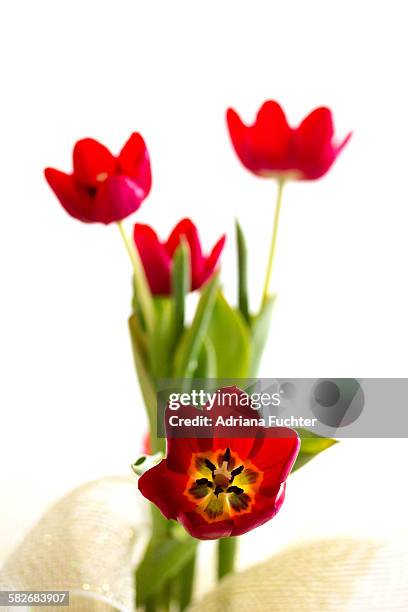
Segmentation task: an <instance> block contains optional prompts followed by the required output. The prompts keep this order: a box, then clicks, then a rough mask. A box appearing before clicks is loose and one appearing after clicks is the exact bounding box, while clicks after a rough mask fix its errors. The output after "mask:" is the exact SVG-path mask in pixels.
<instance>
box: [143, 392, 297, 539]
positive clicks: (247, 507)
mask: <svg viewBox="0 0 408 612" xmlns="http://www.w3.org/2000/svg"><path fill="white" fill-rule="evenodd" d="M231 389H236V388H225V389H222V390H221V392H226V393H229V392H230V391H231ZM237 391H239V392H240V393H241V394H242V393H243V392H242V391H240V390H237ZM191 409H192V410H193V411H194V410H195V414H197V410H196V409H193V408H192V407H191ZM190 416H191V415H190ZM273 429H274V430H275V432H274V435H273V437H272V436H271V437H266V436H259V437H258V435H259V431H258V432H257V434H258V435H256V436H254V437H251V438H236V437H232V438H230V439H228V438H224V437H218V436H216V435H215V436H214V437H206V438H199V437H197V438H176V437H168V439H167V456H166V458H165V459H163V460H162V461H161V462H160V463H159V464H158V465H156V466H155V467H153V468H151V469H150V470H148V471H147V472H145V473H144V474H143V475H142V476H141V477H140V479H139V490H140V491H141V493H142V494H143V495H144V496H145V497H146V498H147V499H149V500H150V501H151V502H153V503H154V504H156V506H157V507H158V508H159V509H160V510H161V512H162V513H163V514H164V516H165V517H166V518H168V519H174V520H177V521H179V522H180V523H181V524H182V525H183V526H184V527H185V529H186V530H187V531H188V532H189V533H190V534H191V535H192V536H194V537H196V538H199V539H201V540H212V539H217V538H225V537H228V536H238V535H242V534H243V533H246V532H247V531H250V530H251V529H254V528H255V527H258V526H260V525H262V524H263V523H265V522H266V521H268V520H270V519H271V518H272V517H273V516H275V514H276V513H277V512H278V510H279V509H280V507H281V506H282V503H283V500H284V496H285V481H286V479H287V477H288V475H289V473H290V470H291V469H292V466H293V464H294V462H295V460H296V457H297V454H298V451H299V445H300V440H299V438H298V436H297V434H296V432H294V431H293V430H291V429H288V428H283V427H279V428H278V427H276V428H273ZM254 433H255V432H254Z"/></svg>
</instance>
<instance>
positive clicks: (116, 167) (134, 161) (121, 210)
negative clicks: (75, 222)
mask: <svg viewBox="0 0 408 612" xmlns="http://www.w3.org/2000/svg"><path fill="white" fill-rule="evenodd" d="M45 178H46V179H47V181H48V184H49V185H50V187H51V189H52V190H53V191H54V193H55V195H56V196H57V198H58V199H59V201H60V202H61V204H62V206H63V207H64V208H65V210H66V211H67V212H68V213H69V214H70V215H71V216H72V217H75V218H76V219H79V220H80V221H85V222H88V223H95V222H98V223H105V224H108V223H112V222H114V221H121V220H122V219H124V218H125V217H128V216H129V215H130V214H132V213H133V212H135V211H136V210H137V209H138V208H139V206H140V205H141V203H142V202H143V200H144V199H145V198H146V196H147V195H148V193H149V191H150V187H151V182H152V180H151V171H150V161H149V154H148V151H147V148H146V145H145V142H144V140H143V138H142V136H141V135H140V134H137V133H134V134H132V135H131V137H130V138H129V140H128V141H127V142H126V144H125V145H124V147H123V149H122V150H121V152H120V153H119V155H118V156H117V157H115V156H113V155H112V153H111V152H110V151H109V150H108V149H107V148H106V147H105V146H104V145H102V144H100V143H99V142H98V141H96V140H93V139H92V138H84V139H83V140H79V141H78V142H77V143H76V145H75V147H74V151H73V172H72V174H65V173H64V172H60V171H59V170H55V169H54V168H46V170H45Z"/></svg>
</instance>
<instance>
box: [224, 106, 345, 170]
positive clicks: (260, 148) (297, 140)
mask: <svg viewBox="0 0 408 612" xmlns="http://www.w3.org/2000/svg"><path fill="white" fill-rule="evenodd" d="M227 123H228V129H229V132H230V136H231V140H232V144H233V146H234V148H235V151H236V153H237V155H238V157H239V159H240V160H241V162H242V163H243V164H244V166H245V167H246V168H248V170H250V171H251V172H253V173H254V174H257V175H258V176H263V177H277V178H290V179H297V180H302V179H303V180H314V179H318V178H320V177H321V176H323V175H324V174H325V173H326V172H327V171H328V170H329V168H330V167H331V165H332V164H333V162H334V161H335V159H336V157H337V156H338V155H339V153H340V151H341V150H342V149H343V147H344V146H345V145H346V144H347V142H348V141H349V139H350V137H351V132H350V133H349V134H348V135H347V136H346V137H345V138H344V140H343V141H342V142H340V143H337V142H336V141H335V140H334V127H333V118H332V113H331V111H330V109H328V108H325V107H321V108H317V109H315V110H314V111H312V112H311V113H310V114H309V115H308V116H307V117H306V118H305V119H304V120H303V121H302V122H301V124H300V125H299V126H298V127H296V128H292V127H290V126H289V124H288V122H287V119H286V116H285V113H284V111H283V109H282V108H281V106H280V105H279V104H278V103H277V102H275V101H273V100H269V101H267V102H265V103H264V104H263V105H262V106H261V108H260V110H259V112H258V115H257V117H256V120H255V122H254V123H253V124H252V125H245V124H244V123H243V122H242V120H241V118H240V117H239V115H238V114H237V113H236V112H235V110H233V109H232V108H230V109H228V111H227Z"/></svg>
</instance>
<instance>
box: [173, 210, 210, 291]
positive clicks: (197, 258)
mask: <svg viewBox="0 0 408 612" xmlns="http://www.w3.org/2000/svg"><path fill="white" fill-rule="evenodd" d="M183 236H184V237H185V239H186V240H187V242H188V246H189V247H190V263H191V288H192V290H194V289H197V288H198V287H200V286H201V283H200V281H201V278H202V276H203V271H204V266H205V261H204V257H203V253H202V250H201V243H200V238H199V235H198V230H197V228H196V226H195V225H194V223H193V222H192V221H191V219H182V220H181V221H180V222H179V223H177V225H176V226H175V228H174V229H173V231H172V232H171V234H170V236H169V238H168V240H167V242H166V250H167V252H168V253H169V255H170V257H173V255H174V252H175V251H176V249H177V247H178V245H179V244H180V241H181V239H182V237H183Z"/></svg>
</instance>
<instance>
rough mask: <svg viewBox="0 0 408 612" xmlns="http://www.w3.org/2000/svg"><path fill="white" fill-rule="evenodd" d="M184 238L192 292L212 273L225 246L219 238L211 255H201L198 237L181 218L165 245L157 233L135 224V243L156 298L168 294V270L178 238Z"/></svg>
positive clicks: (147, 227)
mask: <svg viewBox="0 0 408 612" xmlns="http://www.w3.org/2000/svg"><path fill="white" fill-rule="evenodd" d="M183 236H184V238H185V239H186V241H187V243H188V246H189V248H190V258H191V262H190V263H191V290H192V291H194V290H195V289H199V287H201V286H202V285H203V284H204V283H205V282H206V281H207V280H208V279H209V278H210V276H211V275H212V274H213V272H214V271H215V268H216V266H217V263H218V259H219V257H220V255H221V251H222V249H223V247H224V243H225V236H222V237H221V238H220V239H219V240H218V242H217V243H216V245H215V246H214V248H213V249H212V251H211V253H210V254H209V255H208V256H206V255H203V252H202V249H201V243H200V238H199V235H198V231H197V228H196V226H195V225H194V223H193V222H192V221H191V220H190V219H183V220H182V221H180V222H179V223H178V224H177V225H176V227H175V228H174V229H173V231H172V232H171V234H170V236H169V238H168V239H167V241H165V242H160V240H159V238H158V236H157V234H156V232H155V231H154V230H153V229H152V228H151V227H150V226H149V225H142V224H140V223H136V225H135V228H134V240H135V243H136V246H137V248H138V251H139V253H140V258H141V260H142V262H143V266H144V269H145V273H146V276H147V280H148V281H149V285H150V289H151V291H152V293H153V294H155V295H168V294H170V293H171V269H172V260H173V255H174V253H175V251H176V249H177V247H178V246H179V244H180V242H181V239H182V238H183Z"/></svg>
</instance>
